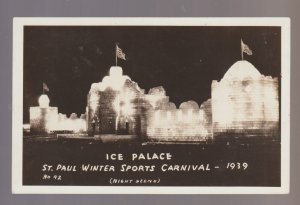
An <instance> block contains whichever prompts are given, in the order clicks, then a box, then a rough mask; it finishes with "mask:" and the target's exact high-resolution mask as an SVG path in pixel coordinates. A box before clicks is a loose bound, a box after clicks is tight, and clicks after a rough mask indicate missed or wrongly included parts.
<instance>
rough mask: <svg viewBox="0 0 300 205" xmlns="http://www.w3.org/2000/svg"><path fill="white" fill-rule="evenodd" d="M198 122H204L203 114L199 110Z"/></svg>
mask: <svg viewBox="0 0 300 205" xmlns="http://www.w3.org/2000/svg"><path fill="white" fill-rule="evenodd" d="M199 120H200V121H203V120H204V112H203V110H199Z"/></svg>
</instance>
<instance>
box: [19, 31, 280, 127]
mask: <svg viewBox="0 0 300 205" xmlns="http://www.w3.org/2000/svg"><path fill="white" fill-rule="evenodd" d="M241 38H242V39H243V41H244V43H246V44H247V45H248V46H249V47H250V48H251V49H252V50H253V55H252V56H248V55H246V54H244V60H248V61H249V62H251V63H252V64H253V65H254V66H255V67H256V68H257V69H258V70H259V71H260V72H261V73H262V74H264V75H271V76H272V77H280V69H281V60H280V51H281V41H280V38H281V34H280V27H165V26H164V27H162V26H161V27H157V26H156V27H155V26H147V27H146V26H144V27H143V26H141V27H134V26H103V27H101V26H98V27H97V26H94V27H91V26H82V27H73V26H26V27H25V31H24V122H28V120H29V116H28V114H29V112H28V110H29V107H30V106H36V105H37V101H38V97H39V96H40V95H41V93H42V83H43V82H45V83H46V84H47V85H48V87H49V89H50V92H49V93H47V94H48V95H49V97H50V105H51V106H56V107H58V109H59V112H61V113H65V114H67V115H70V114H71V113H73V112H74V113H77V114H78V115H80V114H81V113H84V112H85V106H86V103H87V102H86V101H87V100H86V96H87V93H88V91H89V89H90V86H91V84H92V83H93V82H100V81H101V80H102V78H103V77H104V76H105V75H107V74H108V71H109V68H110V66H113V65H115V44H116V43H118V44H119V47H120V48H122V49H123V52H124V53H125V54H126V58H127V60H126V61H123V60H119V61H118V62H119V63H118V64H119V65H120V66H121V67H122V68H123V70H124V74H126V75H128V76H129V77H131V79H132V80H134V81H135V82H137V83H138V84H139V86H140V87H141V88H142V89H145V90H146V91H147V92H148V90H149V89H150V88H152V87H155V86H160V85H162V86H163V87H164V88H165V90H166V92H167V95H169V96H170V101H172V102H174V103H175V104H176V105H177V107H178V106H179V105H180V103H182V102H184V101H187V100H194V101H196V102H197V103H198V104H199V105H200V104H201V103H202V102H204V101H205V100H207V99H209V98H210V97H211V96H210V95H211V82H212V80H220V79H221V78H222V77H223V75H224V74H225V73H226V71H227V70H228V69H229V68H230V66H231V65H233V64H234V63H235V62H236V61H238V60H241V43H240V41H241Z"/></svg>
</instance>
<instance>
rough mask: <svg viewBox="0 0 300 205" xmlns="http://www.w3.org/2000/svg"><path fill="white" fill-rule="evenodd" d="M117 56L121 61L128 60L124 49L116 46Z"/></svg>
mask: <svg viewBox="0 0 300 205" xmlns="http://www.w3.org/2000/svg"><path fill="white" fill-rule="evenodd" d="M116 56H117V57H118V58H120V59H123V60H126V58H125V53H123V51H122V49H121V48H119V46H118V45H117V46H116Z"/></svg>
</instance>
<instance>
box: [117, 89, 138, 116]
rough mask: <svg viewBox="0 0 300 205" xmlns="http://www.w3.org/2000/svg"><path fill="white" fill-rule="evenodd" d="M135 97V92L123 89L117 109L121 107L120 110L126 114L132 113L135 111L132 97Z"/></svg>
mask: <svg viewBox="0 0 300 205" xmlns="http://www.w3.org/2000/svg"><path fill="white" fill-rule="evenodd" d="M133 98H134V93H132V92H130V91H126V90H125V91H123V92H122V93H121V94H120V95H119V99H118V102H119V103H118V105H117V107H118V108H117V109H116V110H118V109H119V111H121V112H122V113H123V114H124V115H126V116H128V115H132V114H133V112H134V109H133V105H132V103H131V101H132V99H133Z"/></svg>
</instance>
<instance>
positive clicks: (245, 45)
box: [241, 39, 252, 56]
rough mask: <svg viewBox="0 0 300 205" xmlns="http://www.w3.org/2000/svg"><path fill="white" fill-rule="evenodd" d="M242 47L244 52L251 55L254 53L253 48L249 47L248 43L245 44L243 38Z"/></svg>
mask: <svg viewBox="0 0 300 205" xmlns="http://www.w3.org/2000/svg"><path fill="white" fill-rule="evenodd" d="M241 49H242V52H243V53H246V54H247V55H249V56H251V55H252V50H251V49H250V48H249V46H248V45H247V44H244V42H243V40H242V39H241Z"/></svg>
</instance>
